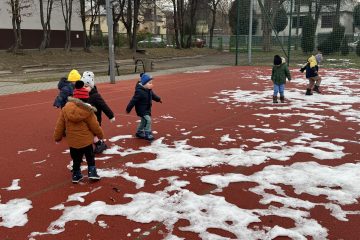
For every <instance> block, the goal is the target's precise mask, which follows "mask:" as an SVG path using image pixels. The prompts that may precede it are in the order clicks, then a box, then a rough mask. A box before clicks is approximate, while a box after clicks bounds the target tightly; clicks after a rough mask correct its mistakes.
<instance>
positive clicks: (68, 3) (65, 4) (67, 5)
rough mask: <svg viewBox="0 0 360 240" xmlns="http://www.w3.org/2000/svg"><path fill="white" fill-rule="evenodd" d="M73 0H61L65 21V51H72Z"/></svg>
mask: <svg viewBox="0 0 360 240" xmlns="http://www.w3.org/2000/svg"><path fill="white" fill-rule="evenodd" d="M72 3H73V0H61V9H62V14H63V17H64V22H65V47H64V49H65V51H66V52H69V51H71V17H72Z"/></svg>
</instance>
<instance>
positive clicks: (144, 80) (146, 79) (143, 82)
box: [140, 73, 153, 86]
mask: <svg viewBox="0 0 360 240" xmlns="http://www.w3.org/2000/svg"><path fill="white" fill-rule="evenodd" d="M140 76H141V79H140V81H141V85H143V86H145V85H146V84H147V83H148V82H149V81H150V80H152V79H153V78H152V77H151V76H150V75H148V74H146V73H143V74H141V75H140Z"/></svg>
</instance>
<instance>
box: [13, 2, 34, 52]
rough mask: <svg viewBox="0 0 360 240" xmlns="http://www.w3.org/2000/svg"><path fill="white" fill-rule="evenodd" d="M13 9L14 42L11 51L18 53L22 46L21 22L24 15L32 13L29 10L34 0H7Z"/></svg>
mask: <svg viewBox="0 0 360 240" xmlns="http://www.w3.org/2000/svg"><path fill="white" fill-rule="evenodd" d="M7 3H8V4H9V5H10V8H11V10H10V11H9V12H10V14H11V22H12V26H13V32H14V44H13V45H12V46H11V47H10V49H9V51H11V52H14V53H17V52H18V51H19V49H20V48H22V35H21V22H22V17H24V16H30V15H31V13H30V12H29V11H27V10H28V9H29V8H30V6H31V5H32V3H33V2H32V0H10V1H7Z"/></svg>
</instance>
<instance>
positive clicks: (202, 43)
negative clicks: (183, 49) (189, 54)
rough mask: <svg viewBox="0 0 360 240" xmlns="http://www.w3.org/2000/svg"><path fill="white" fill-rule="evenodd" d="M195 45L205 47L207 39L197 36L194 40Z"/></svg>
mask: <svg viewBox="0 0 360 240" xmlns="http://www.w3.org/2000/svg"><path fill="white" fill-rule="evenodd" d="M192 45H193V47H197V48H203V47H205V45H206V40H205V39H201V38H195V40H194V41H193V42H192Z"/></svg>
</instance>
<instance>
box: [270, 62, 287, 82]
mask: <svg viewBox="0 0 360 240" xmlns="http://www.w3.org/2000/svg"><path fill="white" fill-rule="evenodd" d="M286 78H287V79H288V80H289V81H290V80H291V75H290V71H289V68H288V67H287V65H286V61H285V59H284V58H282V62H281V64H280V65H274V66H273V68H272V73H271V80H272V81H273V83H274V84H276V85H282V84H285V83H286Z"/></svg>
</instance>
